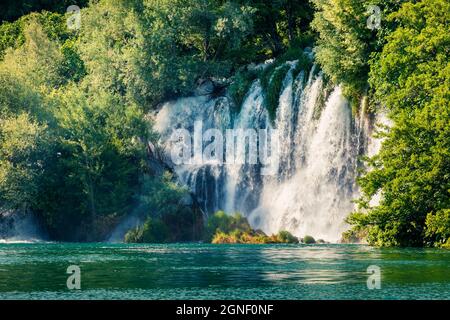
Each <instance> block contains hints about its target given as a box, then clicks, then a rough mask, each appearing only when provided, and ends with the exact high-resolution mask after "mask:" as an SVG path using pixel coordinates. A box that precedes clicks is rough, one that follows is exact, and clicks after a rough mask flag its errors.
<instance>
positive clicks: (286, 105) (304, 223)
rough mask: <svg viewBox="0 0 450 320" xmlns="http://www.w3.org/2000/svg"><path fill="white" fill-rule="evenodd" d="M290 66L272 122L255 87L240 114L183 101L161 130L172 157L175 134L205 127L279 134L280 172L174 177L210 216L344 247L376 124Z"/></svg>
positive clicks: (158, 121) (222, 169)
mask: <svg viewBox="0 0 450 320" xmlns="http://www.w3.org/2000/svg"><path fill="white" fill-rule="evenodd" d="M286 65H287V66H289V68H288V71H287V73H286V75H285V77H284V79H283V82H282V88H281V91H280V94H279V103H278V108H277V111H276V116H275V119H274V120H273V121H272V120H270V117H269V114H268V112H267V110H266V108H265V104H264V94H265V93H264V90H263V88H262V86H261V83H260V81H259V80H255V81H254V83H253V84H252V85H251V87H250V89H249V91H248V93H247V95H246V97H245V99H244V101H243V103H242V106H241V108H240V111H239V113H237V114H235V112H234V111H233V110H235V109H236V106H234V105H233V103H232V102H231V101H232V99H230V98H229V97H218V98H217V97H216V98H215V97H208V96H199V97H188V98H180V99H178V100H176V101H172V102H167V103H165V104H164V105H163V106H162V108H161V109H160V111H159V112H158V113H157V114H156V116H155V128H156V129H157V131H158V132H159V134H160V137H161V138H160V144H161V145H162V146H163V147H164V148H165V150H166V153H167V154H169V151H170V150H172V148H173V141H171V140H170V135H171V133H172V132H173V130H174V129H179V128H184V129H186V130H188V131H189V132H194V127H195V123H196V122H198V121H202V124H203V128H202V130H203V131H205V130H207V129H211V128H215V129H218V130H226V129H230V128H232V129H276V130H278V132H279V134H280V136H281V137H280V143H279V169H278V171H277V172H276V173H275V174H274V175H263V174H261V165H258V164H256V165H255V164H247V163H245V164H228V163H226V162H225V163H207V162H206V163H196V162H194V163H187V164H181V165H176V164H172V165H173V168H174V171H175V172H176V174H177V176H178V178H179V180H180V182H181V183H182V184H184V185H186V186H187V187H188V188H189V189H190V191H191V192H192V193H193V194H194V195H195V196H196V199H197V201H198V202H199V203H200V205H201V207H202V209H203V210H204V212H205V213H206V214H212V213H214V212H215V211H217V210H225V211H226V212H228V213H232V212H235V211H239V212H241V213H242V214H244V215H245V216H246V217H247V218H248V219H249V222H250V224H251V225H252V227H254V228H258V229H261V230H263V231H264V232H266V233H276V232H278V231H280V230H288V231H290V232H292V233H293V234H294V235H296V236H304V235H312V236H314V237H315V238H322V239H324V240H326V241H330V242H337V241H339V239H340V236H341V234H342V232H343V231H345V230H346V228H347V227H348V226H347V225H346V224H345V222H344V219H345V217H346V216H347V215H348V213H349V212H351V211H352V210H353V209H354V204H353V202H352V200H353V199H355V198H356V197H357V196H358V188H357V186H356V183H355V180H356V175H357V169H358V167H359V166H360V165H361V164H360V162H359V160H358V158H359V156H361V155H362V154H363V153H366V152H367V149H368V145H369V144H370V143H371V141H370V138H369V135H370V132H371V130H372V129H371V121H370V119H369V118H368V117H367V116H366V115H365V113H364V112H363V111H361V112H360V114H359V115H356V116H354V115H352V111H351V107H350V105H349V102H348V101H347V100H346V99H345V97H344V96H343V94H342V90H341V88H340V87H339V86H337V87H334V88H329V87H328V86H327V85H326V84H325V83H324V80H323V77H322V74H321V72H318V71H317V70H316V69H317V68H316V66H313V67H312V69H311V70H310V71H309V73H308V72H307V71H306V72H305V71H304V70H303V71H300V72H298V71H297V72H296V67H297V62H296V61H292V62H287V63H286ZM361 103H362V104H364V105H365V102H364V101H362V102H361ZM360 109H361V108H360ZM372 144H373V143H372ZM168 162H170V160H168Z"/></svg>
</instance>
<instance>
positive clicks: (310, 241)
mask: <svg viewBox="0 0 450 320" xmlns="http://www.w3.org/2000/svg"><path fill="white" fill-rule="evenodd" d="M302 242H303V243H305V244H313V243H316V240H315V239H314V238H313V237H312V236H304V237H303V239H302Z"/></svg>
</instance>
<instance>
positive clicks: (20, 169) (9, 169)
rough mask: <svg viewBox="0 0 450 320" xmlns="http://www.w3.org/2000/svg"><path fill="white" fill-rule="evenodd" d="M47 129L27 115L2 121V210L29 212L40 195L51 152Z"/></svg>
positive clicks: (0, 148) (0, 187)
mask: <svg viewBox="0 0 450 320" xmlns="http://www.w3.org/2000/svg"><path fill="white" fill-rule="evenodd" d="M48 145H49V134H48V130H47V128H46V127H45V126H43V125H39V124H38V123H37V122H36V121H33V120H32V119H31V118H30V116H29V115H28V114H27V113H21V114H19V115H17V116H10V117H7V118H2V119H0V207H1V208H2V209H3V210H5V209H9V210H18V211H21V212H25V213H28V212H29V210H30V208H33V206H34V205H35V204H36V202H37V199H38V197H39V196H40V194H39V191H40V180H41V177H42V174H43V173H44V163H43V162H44V161H45V158H46V155H47V152H48Z"/></svg>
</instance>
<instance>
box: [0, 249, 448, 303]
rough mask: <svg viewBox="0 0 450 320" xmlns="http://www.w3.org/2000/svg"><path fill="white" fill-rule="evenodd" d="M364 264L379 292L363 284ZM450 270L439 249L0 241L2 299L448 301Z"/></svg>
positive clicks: (366, 274) (364, 280)
mask: <svg viewBox="0 0 450 320" xmlns="http://www.w3.org/2000/svg"><path fill="white" fill-rule="evenodd" d="M70 265H77V266H79V268H80V280H81V283H80V284H81V289H79V290H77V289H74V290H69V289H68V287H67V284H66V283H67V278H68V277H69V276H70V274H67V273H66V271H67V268H68V267H69V266H70ZM370 266H376V267H379V270H380V277H379V280H380V282H379V283H380V286H381V288H380V289H376V288H375V289H369V288H368V285H367V280H368V277H369V276H371V274H369V273H368V272H367V269H368V267H370ZM449 266H450V251H449V250H444V249H418V248H372V247H369V246H364V245H344V244H329V245H326V244H323V245H211V244H161V245H156V244H109V243H45V242H38V243H3V244H0V299H449V298H450V272H449V271H450V267H449ZM372 276H377V274H375V275H372ZM372 279H373V278H372ZM377 279H378V278H377ZM377 279H376V280H375V281H378V280H377ZM369 282H370V281H369ZM370 283H372V284H373V283H376V282H370Z"/></svg>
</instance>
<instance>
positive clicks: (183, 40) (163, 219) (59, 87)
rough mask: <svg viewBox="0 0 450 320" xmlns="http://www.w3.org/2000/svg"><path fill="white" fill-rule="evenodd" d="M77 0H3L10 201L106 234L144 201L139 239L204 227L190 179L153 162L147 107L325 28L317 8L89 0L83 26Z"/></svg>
mask: <svg viewBox="0 0 450 320" xmlns="http://www.w3.org/2000/svg"><path fill="white" fill-rule="evenodd" d="M69 4H71V3H68V2H67V1H60V2H58V3H56V2H52V1H32V0H29V1H23V2H9V3H6V2H5V3H2V11H1V12H2V20H3V23H2V24H1V25H0V59H1V61H0V208H1V211H0V212H17V213H21V214H32V215H35V216H36V217H37V218H38V221H39V222H40V224H41V226H42V227H43V229H44V230H45V231H46V232H47V234H48V236H49V238H50V239H58V240H77V241H80V240H82V241H83V240H85V241H87V240H102V239H105V238H106V237H108V234H109V233H110V232H111V230H112V229H113V228H114V226H116V225H117V224H118V223H119V222H120V221H121V220H122V219H123V217H124V216H125V215H127V214H130V213H133V214H134V213H135V212H138V215H139V216H140V218H141V219H143V220H144V221H146V222H145V223H144V225H143V226H142V227H140V228H138V229H137V230H134V231H131V232H130V233H129V234H128V236H127V240H129V241H160V242H165V241H187V240H193V239H199V238H200V237H201V236H202V234H201V233H202V231H201V229H202V216H201V214H200V212H199V211H198V210H196V209H195V204H194V203H189V201H187V200H186V199H187V198H189V195H188V194H187V192H186V190H184V189H182V188H180V187H179V186H177V185H176V184H175V183H174V178H173V177H171V176H170V175H167V174H165V175H162V174H161V173H160V172H157V171H155V170H152V168H150V166H151V164H150V163H151V161H148V160H149V159H148V157H149V154H147V152H146V151H147V145H146V142H147V141H151V140H154V139H156V138H157V137H156V135H155V134H154V133H153V132H152V129H151V123H150V122H149V121H148V120H146V117H145V113H146V112H147V111H149V110H151V109H153V108H154V107H155V106H157V105H158V104H159V103H161V102H163V101H164V100H166V99H169V98H171V97H175V96H180V95H187V94H190V93H192V92H193V91H194V89H195V87H196V84H197V83H198V82H199V81H202V80H203V79H208V78H209V79H213V80H214V81H221V79H223V78H231V77H232V76H233V75H234V74H235V73H236V71H237V70H241V69H242V68H243V66H244V65H246V64H248V63H249V62H260V61H264V60H266V59H268V58H273V57H276V56H278V55H281V54H283V53H284V52H286V51H287V50H288V49H289V48H291V47H292V46H296V45H298V43H301V42H302V41H303V42H304V41H307V40H305V39H311V36H310V35H309V34H308V25H309V21H310V20H311V19H312V9H311V7H310V6H309V4H308V3H307V2H304V3H303V2H302V3H298V2H297V1H292V0H280V1H275V2H272V1H270V2H268V1H256V0H255V1H238V0H233V1H220V0H200V1H199V0H175V1H174V0H157V1H156V0H132V1H112V0H101V1H91V2H90V3H89V4H88V3H87V1H81V2H80V3H79V4H78V5H79V6H80V7H81V8H82V10H81V24H80V28H79V29H69V28H68V25H67V19H68V18H70V17H71V13H66V9H67V7H68V6H69ZM308 41H309V40H308ZM229 82H233V80H231V81H229ZM241 95H242V93H241ZM191 202H192V201H191ZM155 226H156V227H155Z"/></svg>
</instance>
